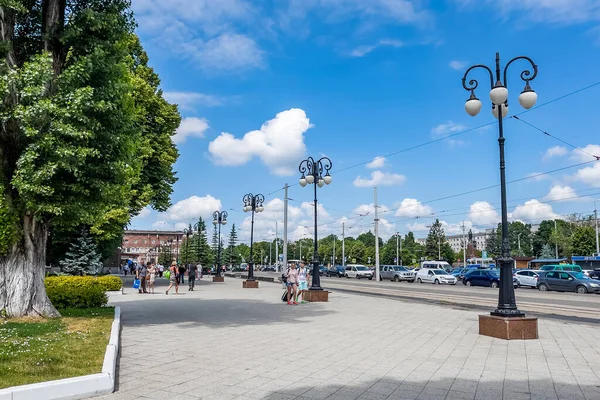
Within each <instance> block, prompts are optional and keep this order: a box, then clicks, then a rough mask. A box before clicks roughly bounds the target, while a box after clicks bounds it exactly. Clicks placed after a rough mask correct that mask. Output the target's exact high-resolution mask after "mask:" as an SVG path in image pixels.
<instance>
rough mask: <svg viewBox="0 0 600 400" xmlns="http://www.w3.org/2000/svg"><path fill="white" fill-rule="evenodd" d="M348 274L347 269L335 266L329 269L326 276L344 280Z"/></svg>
mask: <svg viewBox="0 0 600 400" xmlns="http://www.w3.org/2000/svg"><path fill="white" fill-rule="evenodd" d="M345 272H346V268H344V267H343V266H341V265H334V266H333V267H331V268H329V269H328V270H327V272H326V273H325V275H326V276H337V277H338V278H343V277H344V274H345Z"/></svg>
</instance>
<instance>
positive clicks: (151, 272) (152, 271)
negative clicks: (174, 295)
mask: <svg viewBox="0 0 600 400" xmlns="http://www.w3.org/2000/svg"><path fill="white" fill-rule="evenodd" d="M148 276H149V277H150V279H149V280H148V285H149V286H148V291H149V292H150V293H152V294H154V281H155V280H156V266H155V265H154V260H150V268H148Z"/></svg>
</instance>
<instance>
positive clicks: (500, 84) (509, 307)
mask: <svg viewBox="0 0 600 400" xmlns="http://www.w3.org/2000/svg"><path fill="white" fill-rule="evenodd" d="M517 60H526V61H528V62H529V63H530V64H531V67H532V69H533V72H531V71H529V70H527V69H526V70H524V71H523V72H521V79H522V80H523V81H524V82H525V89H523V91H522V92H521V94H520V95H519V103H520V104H521V106H522V107H523V108H525V109H530V108H531V107H533V106H534V104H535V102H536V100H537V94H536V93H535V92H534V91H533V90H532V89H531V86H529V82H530V81H532V80H533V79H535V77H536V76H537V72H538V68H537V65H535V63H534V62H533V60H532V59H531V58H529V57H525V56H520V57H515V58H513V59H512V60H510V61H509V62H508V63H507V64H506V66H505V67H504V73H503V75H502V76H501V75H500V53H496V71H495V72H496V74H495V77H494V72H493V71H492V69H491V68H489V67H488V66H486V65H482V64H477V65H473V66H472V67H470V68H469V69H467V71H466V72H465V75H464V76H463V78H462V85H463V87H464V88H465V90H467V91H469V92H471V96H470V97H469V99H468V100H467V102H466V104H465V110H466V111H467V113H468V114H469V115H471V116H475V115H477V114H478V113H479V111H480V110H481V101H479V99H478V98H477V97H476V96H475V89H477V86H478V85H479V83H478V82H477V80H475V79H471V80H469V81H468V84H467V75H468V74H469V72H471V71H472V70H474V69H476V68H483V69H485V70H486V71H487V72H488V73H489V75H490V89H491V91H490V98H491V100H492V114H493V115H494V116H495V117H496V118H498V144H499V147H500V189H501V190H500V192H501V201H502V247H501V256H500V259H499V260H498V261H499V264H500V291H499V294H498V308H496V309H495V310H494V311H492V312H491V315H492V316H496V317H504V318H507V317H508V318H512V317H524V316H525V314H524V313H523V312H521V311H519V309H518V308H517V303H516V300H515V289H514V287H513V282H512V264H513V262H512V259H511V257H510V241H509V237H508V210H507V205H506V173H505V169H506V163H505V159H504V141H505V138H504V131H503V124H502V122H503V120H502V119H503V118H504V117H505V116H506V115H507V114H508V89H507V84H508V81H507V79H506V78H507V77H506V72H507V70H508V67H509V66H510V65H511V64H512V63H513V62H515V61H517ZM501 78H503V80H502V79H501ZM494 79H495V82H494ZM480 324H481V320H480ZM480 329H481V325H480ZM535 335H536V337H537V321H536V330H535Z"/></svg>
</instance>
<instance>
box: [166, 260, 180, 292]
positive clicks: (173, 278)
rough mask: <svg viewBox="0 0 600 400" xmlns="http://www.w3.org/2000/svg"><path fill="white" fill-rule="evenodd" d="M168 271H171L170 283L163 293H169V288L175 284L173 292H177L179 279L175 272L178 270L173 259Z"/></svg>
mask: <svg viewBox="0 0 600 400" xmlns="http://www.w3.org/2000/svg"><path fill="white" fill-rule="evenodd" d="M169 272H170V273H171V275H170V276H169V282H170V284H169V288H168V289H167V291H166V292H165V294H169V290H171V288H172V287H173V286H175V294H179V279H177V273H178V272H179V270H178V269H177V263H176V262H175V261H173V263H171V267H170V268H169Z"/></svg>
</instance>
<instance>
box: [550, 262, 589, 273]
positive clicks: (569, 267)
mask: <svg viewBox="0 0 600 400" xmlns="http://www.w3.org/2000/svg"><path fill="white" fill-rule="evenodd" d="M540 271H575V272H583V270H582V269H581V267H580V266H579V265H575V264H549V265H543V266H542V267H541V268H540Z"/></svg>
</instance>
